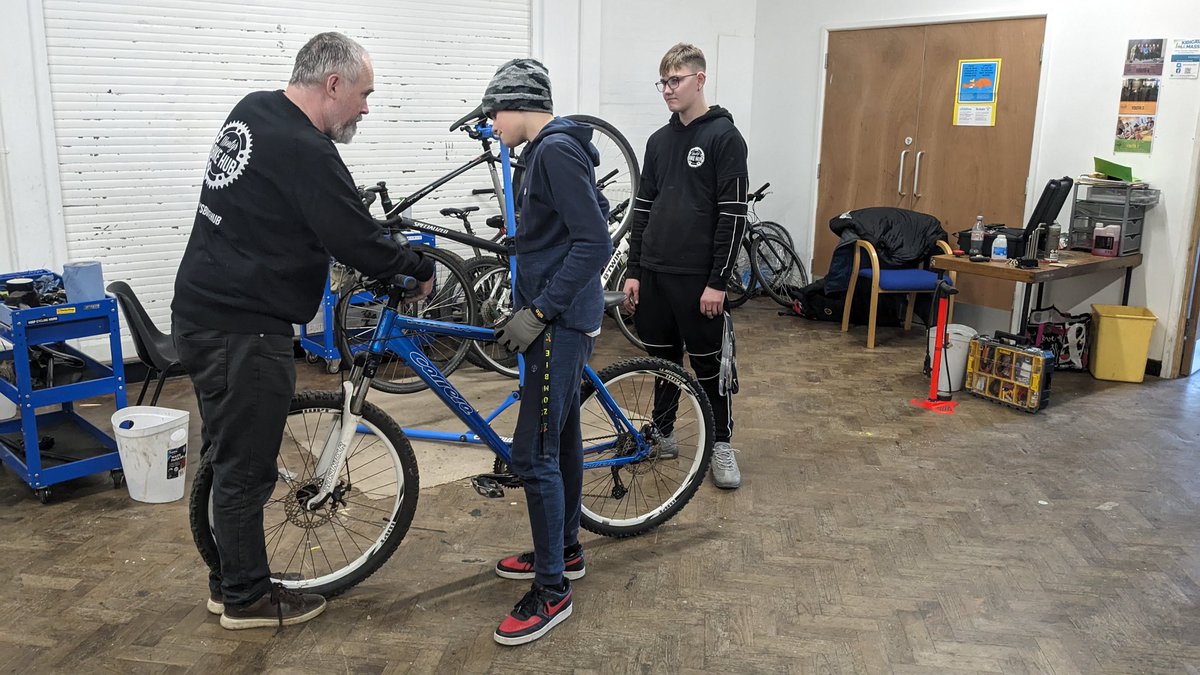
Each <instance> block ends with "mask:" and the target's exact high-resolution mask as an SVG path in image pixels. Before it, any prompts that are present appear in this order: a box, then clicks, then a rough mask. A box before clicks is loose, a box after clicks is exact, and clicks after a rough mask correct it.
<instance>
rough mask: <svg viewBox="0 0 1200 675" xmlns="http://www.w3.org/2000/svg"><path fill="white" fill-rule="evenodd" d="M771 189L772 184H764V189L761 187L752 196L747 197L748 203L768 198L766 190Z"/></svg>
mask: <svg viewBox="0 0 1200 675" xmlns="http://www.w3.org/2000/svg"><path fill="white" fill-rule="evenodd" d="M769 187H771V184H770V183H763V186H762V187H760V188H758V189H757V190H755V191H754V192H751V193H750V194H748V195H746V201H747V202H758V201H762V198H763V197H765V196H767V194H766V192H764V190H766V189H767V188H769Z"/></svg>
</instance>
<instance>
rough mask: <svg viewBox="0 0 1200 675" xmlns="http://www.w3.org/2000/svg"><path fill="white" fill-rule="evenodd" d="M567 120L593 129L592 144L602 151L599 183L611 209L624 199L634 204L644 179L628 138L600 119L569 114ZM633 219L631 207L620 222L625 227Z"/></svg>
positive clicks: (597, 168)
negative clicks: (640, 182) (600, 181)
mask: <svg viewBox="0 0 1200 675" xmlns="http://www.w3.org/2000/svg"><path fill="white" fill-rule="evenodd" d="M566 117H567V119H569V120H574V121H576V122H579V123H581V124H586V125H588V126H589V127H591V128H592V130H593V132H594V133H593V134H592V145H594V146H596V150H598V151H599V152H600V166H597V167H596V180H598V181H599V180H601V179H604V178H605V177H607V176H609V174H613V172H614V171H615V172H616V173H615V174H613V175H612V176H611V177H610V178H608V180H606V181H604V185H603V188H602V190H601V192H603V193H604V198H605V199H607V200H608V207H609V209H615V208H617V206H618V205H619V204H620V203H621V202H622V201H625V200H629V203H630V204H632V203H633V199H634V197H636V196H637V189H638V182H639V181H640V180H641V176H642V173H641V169H640V168H639V167H638V160H637V153H636V152H634V150H633V146H632V145H630V144H629V141H627V140H625V136H624V135H623V134H622V133H621V132H620V131H617V128H616V127H614V126H613V125H611V124H609V123H608V122H605V121H604V120H602V119H600V118H599V117H593V116H591V115H567V116H566ZM632 217H633V209H632V208H629V207H628V206H627V207H626V208H625V211H624V213H623V214H622V217H621V219H620V224H621V225H624V224H625V223H626V222H628V221H629V219H630V218H632Z"/></svg>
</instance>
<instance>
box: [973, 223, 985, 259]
mask: <svg viewBox="0 0 1200 675" xmlns="http://www.w3.org/2000/svg"><path fill="white" fill-rule="evenodd" d="M981 253H983V216H976V217H975V226H974V227H972V228H971V255H979V254H981Z"/></svg>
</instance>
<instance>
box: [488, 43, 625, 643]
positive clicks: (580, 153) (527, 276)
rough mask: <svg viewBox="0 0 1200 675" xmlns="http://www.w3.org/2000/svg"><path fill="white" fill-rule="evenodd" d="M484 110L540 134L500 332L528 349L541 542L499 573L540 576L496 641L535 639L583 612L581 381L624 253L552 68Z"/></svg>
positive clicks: (509, 84) (495, 96) (527, 405)
mask: <svg viewBox="0 0 1200 675" xmlns="http://www.w3.org/2000/svg"><path fill="white" fill-rule="evenodd" d="M482 108H483V112H484V114H486V115H487V116H488V118H489V119H491V120H492V130H493V132H494V133H495V135H496V137H497V138H499V139H500V141H501V142H503V143H504V144H505V145H506V146H508V147H509V148H516V147H517V146H519V145H521V144H524V143H528V144H529V145H528V147H526V149H525V151H524V153H523V154H522V158H523V160H524V164H525V176H524V179H523V180H522V181H521V187H520V192H519V193H518V194H516V195H515V196H514V199H515V202H516V203H515V204H514V206H515V207H516V208H517V209H519V212H520V218H519V219H518V221H517V239H516V247H517V279H516V291H517V300H518V302H519V303H520V305H519V306H520V307H521V308H520V309H519V310H517V311H516V312H515V313H514V314H513V316H512V317H511V318H510V319H509V320H508V321H506V322H505V323H504V324H502V325H501V326H500V327H498V328H497V330H496V339H497V341H498V342H500V343H501V344H502V345H504V346H506V347H508V348H509V349H513V350H517V351H520V352H522V353H523V354H525V382H524V384H523V386H522V391H521V401H522V405H521V408H520V412H519V413H518V416H517V427H516V431H514V432H513V444H512V461H513V466H512V469H513V471H514V472H516V474H517V475H518V476H520V477H521V480H522V483H523V486H524V489H525V500H526V505H527V507H528V509H529V524H530V529H531V530H532V533H533V551H530V552H528V553H524V554H521V555H516V556H512V557H509V558H505V559H504V560H501V561H500V562H498V563H497V564H496V574H498V575H500V576H501V577H504V578H507V579H532V580H533V585H532V587H531V588H530V590H529V592H528V593H526V594H525V596H524V597H523V598H521V601H520V602H518V603H517V605H516V606H515V607H514V608H513V610H512V612H510V613H509V615H508V616H507V617H505V619H504V621H503V622H501V624H500V626H499V627H498V628H497V629H496V633H495V639H496V642H499V643H500V644H504V645H519V644H524V643H526V642H532V641H533V640H536V639H538V638H540V637H542V636H543V635H545V634H546V633H547V632H549V631H550V629H552V628H554V626H556V625H558V624H559V623H561V622H562V621H563V620H565V619H566V618H567V617H568V616H570V615H571V607H572V589H571V581H570V580H571V579H578V578H580V577H582V576H583V574H584V566H583V550H582V548H581V547H580V545H579V516H580V504H581V496H582V492H583V436H582V433H581V431H580V426H579V383H580V380H581V378H582V376H583V367H584V365H586V364H587V361H588V358H589V357H590V356H591V354H592V347H593V346H594V345H595V340H596V336H597V335H599V333H600V320H601V318H602V317H603V314H604V292H603V289H602V288H601V285H600V272H601V271H602V269H603V268H604V265H605V263H606V262H607V261H608V258H609V256H610V255H611V253H612V250H611V249H612V244H611V242H610V241H609V239H608V226H607V223H608V203H607V202H606V201H605V199H604V197H603V195H601V194H600V191H599V190H598V189H597V188H596V173H595V167H596V166H597V165H599V163H600V157H599V153H598V152H597V151H596V148H595V147H594V146H593V145H592V143H591V139H592V130H591V128H590V127H587V126H584V125H581V124H577V123H575V122H572V121H570V120H566V119H562V118H558V117H554V112H553V110H554V108H553V104H552V101H551V96H550V76H549V74H548V73H547V72H546V68H545V67H544V66H543V65H542V64H541V63H539V62H538V61H536V60H534V59H513V60H512V61H509V62H508V63H505V64H504V65H502V66H500V68H499V69H498V70H497V71H496V74H495V76H494V77H493V78H492V81H491V83H490V84H489V85H488V87H487V91H486V92H485V94H484V96H483V106H482Z"/></svg>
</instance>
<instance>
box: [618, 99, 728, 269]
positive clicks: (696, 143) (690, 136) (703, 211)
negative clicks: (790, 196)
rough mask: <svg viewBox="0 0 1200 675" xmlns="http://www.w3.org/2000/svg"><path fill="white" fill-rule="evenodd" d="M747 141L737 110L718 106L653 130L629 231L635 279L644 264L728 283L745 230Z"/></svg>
mask: <svg viewBox="0 0 1200 675" xmlns="http://www.w3.org/2000/svg"><path fill="white" fill-rule="evenodd" d="M747 180H748V179H747V172H746V142H745V141H744V140H743V139H742V135H741V134H740V133H738V130H737V128H736V127H734V126H733V115H731V114H730V113H729V111H728V110H725V109H724V108H722V107H720V106H712V107H710V108H709V109H708V112H707V113H705V114H704V115H702V116H700V117H698V118H696V119H695V120H692V123H691V124H688V125H687V126H684V125H683V124H682V123H681V122H680V121H679V115H678V114H675V115H672V116H671V120H670V122H668V123H667V125H666V126H664V127H662V128H661V129H659V130H658V131H656V132H654V134H653V135H652V136H650V140H649V141H647V142H646V157H645V161H644V166H643V168H642V181H641V184H640V186H639V188H638V195H637V199H636V201H635V202H634V209H633V224H632V226H631V228H630V233H629V237H630V238H629V246H630V248H629V271H628V273H627V275H628V277H629V278H630V279H637V278H640V275H641V271H642V270H643V269H647V270H653V271H655V272H662V273H666V274H686V275H705V276H707V277H708V282H707V285H708V286H709V287H710V288H714V289H717V290H721V291H723V290H725V283H726V280H727V279H728V278H729V272H730V270H731V269H732V266H733V262H734V259H735V258H736V257H737V245H738V244H739V243H740V242H741V241H742V237H743V236H744V235H745V232H746V190H747V189H748V185H747Z"/></svg>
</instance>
